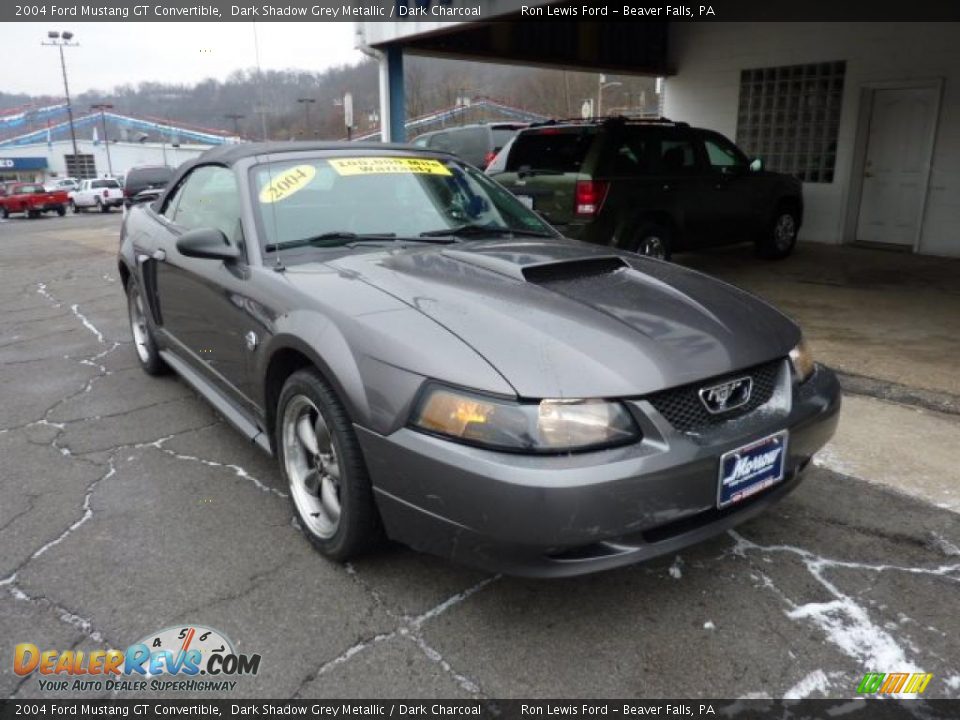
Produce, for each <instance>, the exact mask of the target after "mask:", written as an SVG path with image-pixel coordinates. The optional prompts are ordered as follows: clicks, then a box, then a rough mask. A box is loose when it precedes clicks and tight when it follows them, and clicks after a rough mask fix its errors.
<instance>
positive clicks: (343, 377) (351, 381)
mask: <svg viewBox="0 0 960 720" xmlns="http://www.w3.org/2000/svg"><path fill="white" fill-rule="evenodd" d="M331 334H332V333H329V332H328V333H324V348H325V352H324V353H320V352H318V351H317V350H316V348H315V347H314V345H313V344H312V343H310V342H308V341H306V340H305V339H304V338H303V337H301V336H298V335H293V334H290V333H281V334H277V335H275V336H274V337H273V338H272V339H271V342H270V344H269V346H268V347H267V348H266V349H265V352H264V353H263V362H262V364H261V366H260V371H259V373H258V376H259V387H260V388H261V389H262V402H263V418H264V424H265V430H266V432H267V433H268V434H269V437H270V446H271V448H272V449H273V450H274V452H276V446H275V445H276V432H275V431H276V421H277V401H278V400H279V399H280V393H281V392H282V391H283V385H284V383H285V382H286V381H287V378H289V377H290V376H291V375H293V373H295V372H297V371H298V370H302V369H304V368H311V369H313V370H315V371H316V372H317V373H319V375H320V377H322V378H323V380H324V381H325V382H327V383H328V384H329V385H330V387H331V388H332V389H333V391H334V393H336V395H337V397H338V398H339V399H340V401H341V402H342V403H343V405H344V408H345V409H346V411H347V415H348V416H349V417H350V420H351V421H352V422H360V423H361V424H362V423H363V422H364V419H365V418H366V415H367V413H366V393H365V391H364V388H363V382H362V380H361V378H360V372H359V368H357V366H356V363H355V362H354V360H353V354H352V353H350V352H349V348H348V347H347V346H346V343H345V342H344V341H343V340H342V338H341V339H340V342H339V343H337V342H334V341H333V339H332V338H331V337H330V335H331Z"/></svg>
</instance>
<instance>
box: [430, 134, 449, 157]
mask: <svg viewBox="0 0 960 720" xmlns="http://www.w3.org/2000/svg"><path fill="white" fill-rule="evenodd" d="M427 146H428V147H429V148H431V149H433V150H445V151H447V152H451V151H452V148H451V145H450V134H449V133H437V134H436V135H434V136H432V137H431V138H430V139H429V140H428V141H427Z"/></svg>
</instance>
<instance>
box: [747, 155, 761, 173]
mask: <svg viewBox="0 0 960 720" xmlns="http://www.w3.org/2000/svg"><path fill="white" fill-rule="evenodd" d="M761 170H763V160H761V159H760V158H754V159H753V160H751V161H750V172H760V171H761Z"/></svg>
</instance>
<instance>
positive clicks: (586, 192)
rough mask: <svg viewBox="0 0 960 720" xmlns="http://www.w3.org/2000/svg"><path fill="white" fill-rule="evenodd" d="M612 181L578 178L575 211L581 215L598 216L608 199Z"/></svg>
mask: <svg viewBox="0 0 960 720" xmlns="http://www.w3.org/2000/svg"><path fill="white" fill-rule="evenodd" d="M609 189H610V183H608V182H607V181H606V180H578V181H577V189H576V193H575V200H574V211H575V212H576V214H577V215H580V216H581V217H596V216H597V215H599V214H600V208H602V207H603V201H604V200H606V199H607V190H609Z"/></svg>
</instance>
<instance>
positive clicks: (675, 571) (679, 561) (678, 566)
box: [669, 555, 683, 580]
mask: <svg viewBox="0 0 960 720" xmlns="http://www.w3.org/2000/svg"><path fill="white" fill-rule="evenodd" d="M669 572H670V577H672V578H673V579H674V580H679V579H680V578H682V577H683V558H681V557H680V556H679V555H677V557H676V559H675V560H674V561H673V565H671V566H670V570H669Z"/></svg>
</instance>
